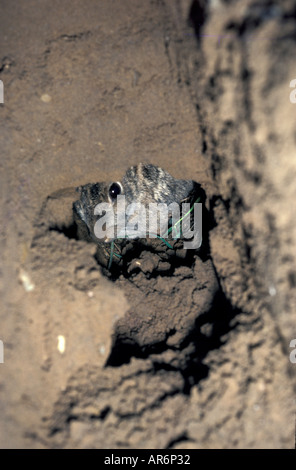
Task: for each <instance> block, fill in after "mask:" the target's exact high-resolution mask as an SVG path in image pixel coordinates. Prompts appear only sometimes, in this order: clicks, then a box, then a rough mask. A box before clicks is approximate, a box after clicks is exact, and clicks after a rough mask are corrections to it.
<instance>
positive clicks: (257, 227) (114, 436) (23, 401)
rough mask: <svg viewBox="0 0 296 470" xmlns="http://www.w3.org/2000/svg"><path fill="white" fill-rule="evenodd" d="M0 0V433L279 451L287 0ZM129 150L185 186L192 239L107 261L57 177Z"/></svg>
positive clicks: (76, 181) (114, 165)
mask: <svg viewBox="0 0 296 470" xmlns="http://www.w3.org/2000/svg"><path fill="white" fill-rule="evenodd" d="M1 9H2V14H1V20H0V21H1V43H0V78H1V80H2V82H3V84H4V104H1V105H0V119H1V160H0V165H1V172H0V188H1V206H0V210H1V220H2V224H1V231H0V236H1V267H0V281H1V282H0V286H1V310H0V339H1V340H2V341H3V346H4V362H3V363H1V364H0V416H1V419H0V447H1V448H17V447H22V448H73V447H74V448H152V449H153V448H167V449H169V448H173V449H182V448H183V449H184V448H186V449H190V448H292V447H294V445H295V391H296V383H295V372H296V365H295V364H292V363H291V362H290V360H289V355H290V351H291V348H290V347H289V345H290V341H291V340H292V339H294V338H296V325H295V309H296V295H295V287H296V268H295V266H296V225H295V216H296V211H295V204H294V203H293V201H295V198H296V186H295V177H296V160H295V136H296V118H295V112H296V108H295V106H296V105H295V104H293V103H292V102H291V101H290V99H289V97H290V93H291V88H290V81H291V80H292V79H294V78H296V67H295V58H294V56H295V40H296V19H295V17H296V15H295V4H294V2H292V1H288V0H287V1H281V2H280V1H266V2H265V1H262V2H254V1H249V0H243V1H240V2H234V1H226V0H224V1H222V0H217V1H208V2H207V1H204V0H194V1H192V0H191V1H189V0H163V1H158V0H151V1H146V2H143V1H140V0H114V1H112V2H110V1H108V0H101V1H100V2H93V1H91V0H86V1H83V2H82V1H79V0H71V1H70V0H64V1H63V2H59V1H57V0H51V1H49V0H44V1H43V2H39V1H37V0H27V1H26V2H21V1H19V2H17V7H16V5H15V3H14V4H12V2H10V1H9V0H3V1H2V2H1ZM139 162H145V163H152V164H155V165H159V166H161V167H162V168H164V169H166V170H167V171H169V172H170V173H171V174H172V175H173V176H174V177H176V178H182V179H193V180H195V181H197V182H198V183H200V184H201V186H202V188H203V190H204V191H205V194H206V196H207V198H206V202H205V208H204V209H205V213H206V217H205V219H204V220H203V222H204V223H203V232H204V242H203V248H202V249H201V250H200V251H198V252H196V253H194V254H193V255H192V257H191V258H190V259H189V260H188V259H184V260H178V262H176V263H175V264H170V265H167V264H165V263H164V264H163V265H162V268H159V269H157V270H156V271H155V270H153V269H152V268H151V267H150V266H160V265H159V264H158V261H157V259H156V258H155V257H156V256H157V255H156V254H151V253H149V252H147V251H143V253H141V255H140V257H139V259H140V260H141V261H140V263H141V266H142V269H136V268H135V264H134V268H133V269H131V271H130V272H129V273H128V274H127V273H120V272H119V273H117V275H116V276H110V275H106V274H108V273H106V270H104V269H102V268H101V267H100V266H99V264H98V262H97V260H96V258H95V252H96V247H95V245H94V244H90V243H86V242H84V241H81V240H78V239H77V237H76V236H75V232H74V231H73V227H72V219H71V217H72V210H71V208H72V201H73V194H72V192H71V191H72V190H71V189H68V188H73V187H75V186H80V185H83V184H86V183H90V182H91V183H94V182H100V181H118V180H120V179H121V178H122V176H123V175H124V173H125V172H126V170H127V168H128V167H129V166H131V165H134V164H137V163H139ZM149 263H150V264H149ZM151 263H152V264H151Z"/></svg>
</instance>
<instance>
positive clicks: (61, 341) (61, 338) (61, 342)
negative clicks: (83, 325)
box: [57, 335, 66, 354]
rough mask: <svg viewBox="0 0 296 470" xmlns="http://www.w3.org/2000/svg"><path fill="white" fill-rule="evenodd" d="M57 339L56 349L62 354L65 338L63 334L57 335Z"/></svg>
mask: <svg viewBox="0 0 296 470" xmlns="http://www.w3.org/2000/svg"><path fill="white" fill-rule="evenodd" d="M57 339H58V351H59V352H60V353H61V354H64V352H65V349H66V339H65V336H63V335H59V336H58V338H57Z"/></svg>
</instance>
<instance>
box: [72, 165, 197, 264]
mask: <svg viewBox="0 0 296 470" xmlns="http://www.w3.org/2000/svg"><path fill="white" fill-rule="evenodd" d="M112 184H114V183H112V182H110V183H103V182H102V183H94V184H86V185H84V186H80V187H79V188H77V191H78V192H79V193H80V198H79V199H78V200H77V201H76V202H74V204H73V213H74V220H75V221H76V223H77V226H78V237H79V238H82V239H84V240H87V241H93V242H95V243H97V244H98V252H100V251H105V250H106V246H107V247H108V249H109V251H110V244H109V245H108V244H107V243H105V242H103V241H100V240H98V239H97V238H96V236H95V234H94V226H95V223H96V221H97V220H98V217H99V216H97V215H95V214H94V210H95V207H96V205H97V204H99V203H101V202H106V203H108V204H109V205H110V207H112V209H113V210H114V213H115V216H116V200H111V199H110V195H109V190H110V187H111V186H112ZM115 184H119V185H120V187H121V195H124V196H125V202H126V206H127V205H129V204H131V203H132V202H137V203H141V204H142V205H144V206H145V208H148V205H149V204H150V203H164V204H166V205H169V204H171V203H173V202H175V203H177V204H179V205H180V204H181V203H182V202H189V203H191V204H192V203H193V202H194V201H195V200H196V197H197V194H198V191H199V189H200V185H199V184H198V183H195V182H194V181H192V180H181V179H176V178H174V177H173V176H171V175H170V174H169V173H168V172H167V171H165V170H163V169H162V168H160V167H157V166H155V165H152V164H143V163H140V164H139V165H136V166H132V167H131V168H129V169H128V170H127V172H126V174H125V175H124V177H123V178H122V180H121V181H120V182H116V183H115ZM129 220H130V219H129ZM115 221H116V219H115ZM127 221H128V220H126V222H127ZM115 223H116V222H115ZM105 241H106V240H105ZM107 241H111V240H107ZM157 241H158V240H157ZM116 243H117V246H118V245H120V246H121V248H122V247H123V246H125V245H126V244H127V239H125V240H116ZM116 261H118V260H116Z"/></svg>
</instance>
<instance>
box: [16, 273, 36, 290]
mask: <svg viewBox="0 0 296 470" xmlns="http://www.w3.org/2000/svg"><path fill="white" fill-rule="evenodd" d="M19 279H20V281H21V283H22V284H23V286H24V289H25V291H26V292H32V290H34V289H35V284H33V282H32V281H31V279H30V277H29V274H27V273H26V271H24V270H21V271H20V273H19Z"/></svg>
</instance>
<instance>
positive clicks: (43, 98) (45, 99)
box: [41, 93, 51, 103]
mask: <svg viewBox="0 0 296 470" xmlns="http://www.w3.org/2000/svg"><path fill="white" fill-rule="evenodd" d="M41 101H43V103H49V102H50V101H51V96H50V95H47V94H46V93H45V94H44V95H41Z"/></svg>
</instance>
